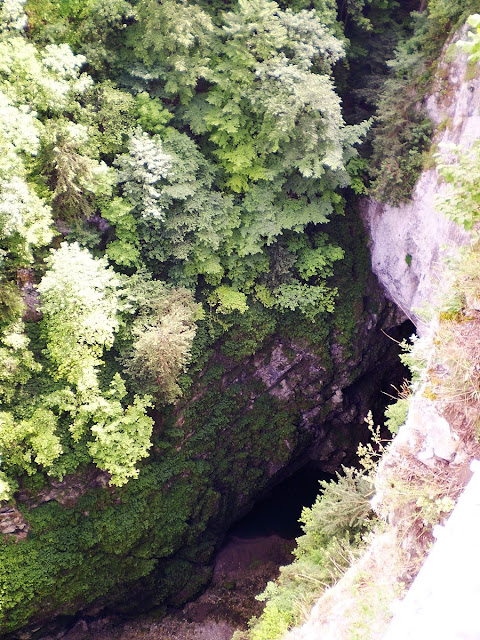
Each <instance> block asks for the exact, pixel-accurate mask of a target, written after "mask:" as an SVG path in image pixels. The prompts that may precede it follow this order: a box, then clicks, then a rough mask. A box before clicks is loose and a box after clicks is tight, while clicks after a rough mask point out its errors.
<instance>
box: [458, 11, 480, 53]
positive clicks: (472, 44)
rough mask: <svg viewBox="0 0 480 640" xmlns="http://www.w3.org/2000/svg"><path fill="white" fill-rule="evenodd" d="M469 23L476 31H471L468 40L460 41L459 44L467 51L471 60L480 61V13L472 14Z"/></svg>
mask: <svg viewBox="0 0 480 640" xmlns="http://www.w3.org/2000/svg"><path fill="white" fill-rule="evenodd" d="M467 22H468V24H469V25H470V26H471V27H473V28H474V29H475V31H476V32H475V33H473V32H470V33H469V34H468V40H466V41H460V42H459V43H458V46H460V47H461V48H462V49H463V50H464V51H466V52H467V53H468V54H469V56H468V59H469V61H470V62H479V61H480V15H479V14H478V13H475V14H474V15H472V16H470V17H469V18H468V20H467Z"/></svg>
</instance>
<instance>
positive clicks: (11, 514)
mask: <svg viewBox="0 0 480 640" xmlns="http://www.w3.org/2000/svg"><path fill="white" fill-rule="evenodd" d="M28 531H29V526H28V523H27V522H26V521H25V519H24V517H23V516H22V514H21V513H20V511H18V509H16V508H15V507H14V506H11V505H5V506H3V507H2V506H0V533H3V534H5V535H6V534H8V535H10V536H13V537H14V538H17V539H18V540H20V539H22V538H25V537H26V536H27V534H28Z"/></svg>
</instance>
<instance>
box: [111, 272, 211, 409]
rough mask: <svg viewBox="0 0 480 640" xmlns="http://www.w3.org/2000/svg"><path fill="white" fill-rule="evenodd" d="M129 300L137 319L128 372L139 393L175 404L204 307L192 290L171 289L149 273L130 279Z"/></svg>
mask: <svg viewBox="0 0 480 640" xmlns="http://www.w3.org/2000/svg"><path fill="white" fill-rule="evenodd" d="M127 300H128V301H129V302H130V303H131V304H132V303H133V304H132V308H133V309H134V310H135V311H136V317H135V320H134V322H133V328H132V336H133V344H132V347H131V349H130V350H129V351H128V352H127V354H126V355H125V356H124V358H123V364H124V370H125V373H126V375H127V376H128V378H129V380H130V381H131V384H132V385H133V386H134V387H135V388H136V389H138V390H139V391H141V392H149V393H154V394H158V396H159V397H161V398H162V400H164V401H167V402H173V401H174V400H175V399H176V398H177V397H178V396H179V395H180V388H179V386H178V384H177V379H178V377H179V375H180V373H181V372H183V371H184V370H185V368H186V366H187V364H188V362H189V360H190V351H191V347H192V342H193V338H194V337H195V332H196V324H195V321H196V320H199V319H200V318H201V317H202V315H203V314H202V310H201V307H200V305H197V304H195V302H194V300H193V297H192V295H191V293H190V292H189V291H187V290H185V289H172V288H171V287H168V286H167V285H165V284H164V283H163V282H159V281H155V280H152V279H151V277H150V275H149V274H148V273H146V272H140V273H138V274H137V275H136V276H135V277H132V278H130V282H129V284H128V289H127Z"/></svg>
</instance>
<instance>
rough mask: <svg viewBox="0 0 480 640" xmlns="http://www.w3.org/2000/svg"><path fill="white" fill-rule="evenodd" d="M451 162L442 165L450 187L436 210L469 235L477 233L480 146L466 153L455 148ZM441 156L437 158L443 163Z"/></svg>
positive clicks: (441, 168) (450, 150)
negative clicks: (474, 231)
mask: <svg viewBox="0 0 480 640" xmlns="http://www.w3.org/2000/svg"><path fill="white" fill-rule="evenodd" d="M447 151H449V152H450V153H451V155H450V158H451V160H452V161H451V162H447V163H445V162H444V161H443V162H442V163H441V164H439V172H440V175H441V176H442V178H443V179H444V180H445V181H446V182H447V184H448V185H449V189H448V191H447V193H446V194H442V195H441V196H439V197H438V198H437V200H436V203H435V205H436V208H437V209H438V210H439V211H441V212H442V213H444V214H445V215H447V216H448V217H449V218H451V219H452V220H454V221H455V222H456V223H457V224H459V225H461V226H463V228H464V229H466V230H467V231H471V230H472V229H474V227H475V225H476V223H477V222H478V219H479V216H480V189H479V188H478V178H479V176H480V143H479V142H475V143H474V144H473V146H472V148H471V149H469V150H464V149H459V148H458V147H455V146H452V147H450V148H449V149H447ZM441 157H442V156H440V154H439V155H438V158H439V159H440V158H441Z"/></svg>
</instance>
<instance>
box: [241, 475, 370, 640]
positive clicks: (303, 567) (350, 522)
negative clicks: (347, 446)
mask: <svg viewBox="0 0 480 640" xmlns="http://www.w3.org/2000/svg"><path fill="white" fill-rule="evenodd" d="M320 485H321V488H322V493H321V494H320V495H319V496H318V498H317V500H316V502H315V503H314V505H313V506H312V507H311V508H307V507H305V508H304V509H303V511H302V516H301V519H300V521H301V522H302V529H303V531H304V534H303V535H302V536H301V537H300V538H297V548H296V549H295V551H294V555H295V560H294V562H293V563H292V564H290V565H287V566H286V567H282V568H281V570H280V577H279V579H278V580H277V582H275V583H274V582H269V583H268V585H267V588H266V589H265V591H264V592H263V593H262V594H261V595H260V596H258V599H259V600H262V601H266V603H267V604H266V606H265V609H264V611H263V613H262V615H261V617H260V618H259V619H258V620H256V619H255V618H254V619H252V620H251V621H250V630H249V632H247V633H246V634H245V637H246V638H248V639H249V640H274V639H275V638H279V637H282V636H283V634H284V633H285V632H286V631H287V630H288V629H289V628H291V627H292V626H295V625H297V624H299V622H301V620H302V616H303V614H304V611H306V610H308V609H309V607H310V606H311V605H312V604H313V603H314V602H315V600H316V599H317V598H318V597H319V596H320V594H321V593H322V592H323V591H324V589H325V588H326V587H328V586H329V585H331V584H332V583H334V582H335V581H337V580H338V579H339V577H340V576H341V575H342V574H343V573H344V571H345V570H346V569H347V568H348V566H349V565H350V564H351V562H352V560H353V559H354V558H355V557H356V556H357V555H358V553H359V549H360V548H361V538H360V533H361V532H362V531H364V530H365V527H366V524H367V523H368V518H369V515H370V513H371V506H370V502H369V500H370V498H371V497H372V495H373V479H372V476H371V475H369V474H366V473H365V472H359V471H358V470H356V469H353V468H345V467H343V468H342V474H340V473H337V478H336V480H331V481H322V482H321V483H320Z"/></svg>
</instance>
